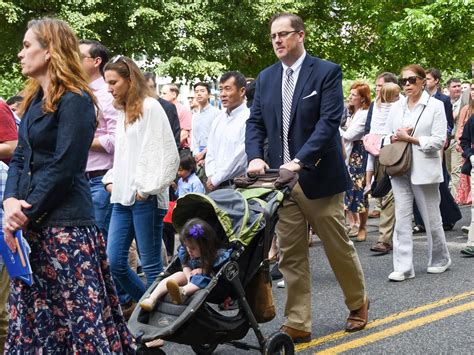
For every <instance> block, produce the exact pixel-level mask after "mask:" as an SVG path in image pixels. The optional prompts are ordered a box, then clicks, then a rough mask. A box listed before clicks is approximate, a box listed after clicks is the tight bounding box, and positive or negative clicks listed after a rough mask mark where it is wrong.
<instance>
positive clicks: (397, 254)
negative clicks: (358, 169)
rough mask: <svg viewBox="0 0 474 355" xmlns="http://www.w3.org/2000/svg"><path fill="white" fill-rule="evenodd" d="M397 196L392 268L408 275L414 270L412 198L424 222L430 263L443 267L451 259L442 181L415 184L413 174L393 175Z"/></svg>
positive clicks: (394, 190)
mask: <svg viewBox="0 0 474 355" xmlns="http://www.w3.org/2000/svg"><path fill="white" fill-rule="evenodd" d="M392 190H393V196H394V198H395V231H394V234H393V268H394V271H398V272H403V273H404V274H405V275H407V276H408V275H413V276H414V275H415V271H414V269H413V229H412V216H413V197H414V198H415V201H416V204H417V206H418V209H419V211H420V214H421V217H422V218H423V222H424V223H425V228H426V236H427V239H428V266H443V265H446V263H447V262H448V260H449V251H448V246H447V245H446V238H445V235H444V230H443V222H442V220H441V212H440V210H439V203H440V201H441V197H440V193H439V184H427V185H413V184H412V183H411V181H410V173H408V174H405V175H403V176H397V177H393V178H392Z"/></svg>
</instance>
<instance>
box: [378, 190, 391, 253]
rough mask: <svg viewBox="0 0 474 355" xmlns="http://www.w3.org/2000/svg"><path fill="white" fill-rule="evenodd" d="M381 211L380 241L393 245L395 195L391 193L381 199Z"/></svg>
mask: <svg viewBox="0 0 474 355" xmlns="http://www.w3.org/2000/svg"><path fill="white" fill-rule="evenodd" d="M381 200H382V204H381V207H382V208H381V210H380V221H379V239H378V240H377V242H382V243H386V244H390V245H392V237H393V230H394V229H395V203H394V200H393V193H392V191H391V190H390V192H389V193H388V194H387V195H385V196H384V197H382V198H381Z"/></svg>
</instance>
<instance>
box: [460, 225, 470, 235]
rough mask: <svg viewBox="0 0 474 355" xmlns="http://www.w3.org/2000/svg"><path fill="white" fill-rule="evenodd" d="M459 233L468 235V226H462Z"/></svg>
mask: <svg viewBox="0 0 474 355" xmlns="http://www.w3.org/2000/svg"><path fill="white" fill-rule="evenodd" d="M461 232H463V233H465V234H469V226H462V227H461Z"/></svg>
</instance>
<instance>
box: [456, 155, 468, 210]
mask: <svg viewBox="0 0 474 355" xmlns="http://www.w3.org/2000/svg"><path fill="white" fill-rule="evenodd" d="M465 161H466V160H465V159H463V164H464V162H465ZM454 199H455V201H456V203H457V204H458V205H470V204H471V203H472V195H471V177H470V176H469V175H465V174H461V177H460V178H459V185H458V189H457V190H456V196H454Z"/></svg>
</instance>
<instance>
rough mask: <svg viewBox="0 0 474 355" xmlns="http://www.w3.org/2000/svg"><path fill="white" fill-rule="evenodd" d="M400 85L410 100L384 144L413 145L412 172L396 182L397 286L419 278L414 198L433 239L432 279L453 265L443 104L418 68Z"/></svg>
mask: <svg viewBox="0 0 474 355" xmlns="http://www.w3.org/2000/svg"><path fill="white" fill-rule="evenodd" d="M400 85H401V86H402V87H403V89H404V92H405V95H406V99H403V98H402V99H400V100H399V101H397V102H396V103H394V104H393V106H392V109H391V110H390V113H389V116H388V120H387V124H386V126H385V133H386V134H387V136H385V138H384V144H390V143H394V142H397V141H405V142H409V143H411V149H412V153H413V154H412V162H411V168H410V170H409V171H408V172H407V173H406V174H404V175H402V176H394V177H392V180H391V182H392V190H393V195H394V198H395V220H396V222H395V231H394V235H393V267H394V271H393V272H392V273H391V274H390V275H389V276H388V278H389V279H390V280H392V281H403V280H405V279H409V278H413V277H415V270H414V267H413V233H412V226H411V224H412V217H413V198H415V201H416V204H417V206H418V208H419V210H420V213H421V215H422V217H423V220H424V221H425V226H426V235H427V238H428V268H427V272H428V273H442V272H444V271H446V269H447V268H448V267H449V266H450V265H451V259H450V256H449V251H448V247H447V245H446V238H445V235H444V230H443V224H442V221H441V213H440V210H439V203H440V194H439V183H440V182H442V181H443V171H442V167H441V154H442V152H441V149H442V147H443V145H444V142H445V139H446V126H447V122H446V115H445V112H444V106H443V103H442V102H441V101H439V100H437V99H435V98H434V97H430V95H429V94H428V93H427V92H426V91H424V90H423V88H424V86H425V70H424V69H423V68H422V67H421V66H419V65H416V64H413V65H409V66H407V67H405V68H403V69H402V72H401V79H400Z"/></svg>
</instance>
